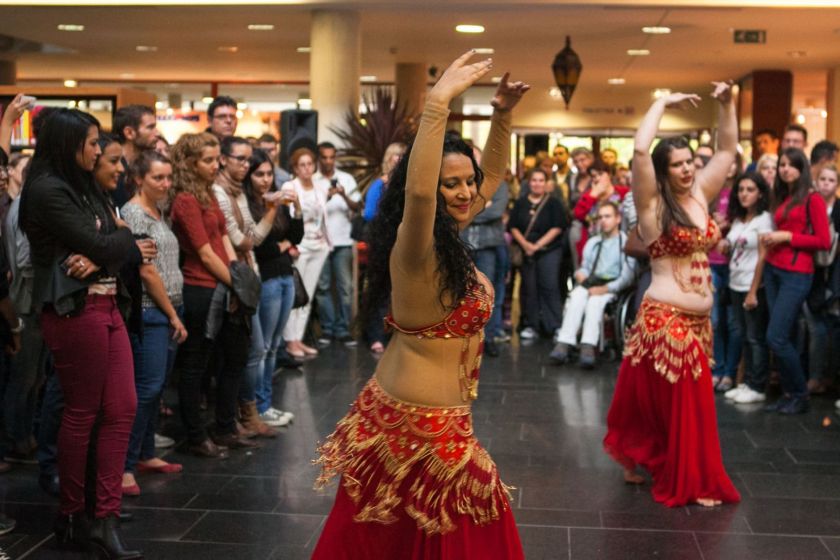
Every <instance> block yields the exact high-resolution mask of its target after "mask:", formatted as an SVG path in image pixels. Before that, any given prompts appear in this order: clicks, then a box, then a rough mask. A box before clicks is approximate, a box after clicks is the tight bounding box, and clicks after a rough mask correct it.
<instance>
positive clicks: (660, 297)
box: [604, 83, 741, 507]
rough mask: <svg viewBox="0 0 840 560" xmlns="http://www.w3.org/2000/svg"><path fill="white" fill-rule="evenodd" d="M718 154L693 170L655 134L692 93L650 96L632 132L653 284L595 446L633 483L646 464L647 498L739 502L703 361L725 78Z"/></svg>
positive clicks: (683, 154) (726, 100) (728, 130)
mask: <svg viewBox="0 0 840 560" xmlns="http://www.w3.org/2000/svg"><path fill="white" fill-rule="evenodd" d="M712 97H713V98H715V99H717V101H718V105H719V107H718V110H719V118H718V122H719V123H720V129H719V132H718V139H719V146H718V151H717V153H715V155H714V156H713V157H712V159H711V160H710V161H709V163H708V164H707V165H706V167H704V168H703V169H701V170H699V171H696V172H695V167H694V154H693V153H692V151H691V148H690V147H689V145H688V143H687V142H686V140H685V139H683V138H667V139H665V140H662V141H660V142H659V143H658V144H657V145H656V148H654V150H653V153H652V154H651V152H650V146H651V144H652V143H653V140H654V138H655V137H656V133H657V128H658V127H659V121H660V120H661V119H662V116H663V114H664V113H665V109H666V108H667V107H669V106H673V105H680V104H683V103H691V104H695V105H696V102H697V100H699V99H700V98H699V97H698V96H697V95H693V94H683V93H674V94H671V95H667V96H665V97H662V98H660V99H658V100H657V101H656V102H654V104H653V105H652V106H651V108H650V110H648V112H647V115H645V118H644V119H643V120H642V123H641V125H640V126H639V130H638V131H637V132H636V139H635V147H634V150H635V151H634V155H633V201H634V203H635V205H636V211H637V212H638V217H639V221H638V223H639V233H640V234H641V237H642V239H644V240H645V242H646V244H647V247H648V252H649V254H650V266H651V274H652V281H651V285H650V287H649V288H648V290H647V292H646V293H645V297H644V300H643V301H642V305H641V308H640V310H639V314H638V316H637V317H636V322H635V323H634V324H633V327H632V328H631V329H630V333H629V336H628V338H627V343H626V345H625V348H624V361H623V362H622V363H621V369H620V370H619V373H618V381H617V383H616V387H615V395H614V396H613V401H612V405H611V406H610V410H609V413H608V415H607V429H608V431H607V436H606V438H605V439H604V446H605V448H606V450H607V452H608V453H609V454H611V455H612V456H613V457H614V458H615V459H616V460H617V461H618V462H619V463H621V465H622V466H623V467H624V479H625V481H626V482H628V483H634V484H640V483H642V482H644V478H642V476H641V475H639V474H638V473H636V472H635V469H636V465H641V466H642V467H644V468H645V469H647V470H648V471H650V473H651V475H652V477H653V498H654V499H655V500H656V501H657V502H660V503H663V504H665V505H666V506H670V507H675V506H682V505H685V504H688V503H698V504H701V505H703V506H714V505H717V504H720V503H722V502H737V501H739V500H740V499H741V497H740V495H739V494H738V491H737V490H736V489H735V486H733V485H732V481H731V480H730V479H729V476H727V474H726V471H724V469H723V460H722V458H721V453H720V441H719V440H718V434H717V418H716V416H715V403H714V391H713V388H712V377H711V370H710V367H711V362H712V361H713V360H712V355H711V350H712V348H711V347H712V331H711V320H710V311H711V308H712V277H711V271H710V269H709V259H708V256H707V255H708V252H709V250H710V249H711V248H712V247H714V246H715V244H717V242H718V240H719V239H720V231H719V230H718V227H717V225H716V223H715V221H714V220H712V219H711V217H710V216H709V213H708V210H707V209H708V207H709V202H710V201H712V200H714V199H715V198H716V197H717V196H718V193H719V192H720V190H721V188H722V187H723V184H724V181H725V180H726V176H727V173H728V172H729V170H730V168H731V167H732V163H733V162H734V161H735V149H736V145H737V133H738V127H737V123H736V120H735V104H734V103H733V101H732V94H731V89H730V86H729V84H726V83H716V84H715V90H714V92H713V93H712Z"/></svg>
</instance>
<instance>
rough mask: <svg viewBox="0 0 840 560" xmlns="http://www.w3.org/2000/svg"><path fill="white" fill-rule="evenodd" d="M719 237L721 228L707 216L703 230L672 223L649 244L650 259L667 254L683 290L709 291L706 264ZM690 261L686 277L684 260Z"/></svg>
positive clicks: (710, 279)
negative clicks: (666, 231) (669, 227)
mask: <svg viewBox="0 0 840 560" xmlns="http://www.w3.org/2000/svg"><path fill="white" fill-rule="evenodd" d="M719 240H720V229H719V228H718V226H717V224H716V223H715V221H714V220H713V219H712V218H711V216H709V217H708V218H707V219H706V231H705V232H702V231H700V229H698V228H690V227H685V226H676V225H675V226H671V229H670V231H669V232H668V233H667V234H666V233H664V232H663V233H662V235H660V236H659V237H658V238H656V239H655V240H654V242H653V243H651V244H650V245H648V254H649V255H650V258H651V260H657V259H661V258H664V257H670V258H671V259H672V262H673V270H674V278H675V279H676V281H677V284H679V286H680V288H681V289H682V291H684V292H693V293H697V294H700V295H706V294H708V293H711V292H710V290H711V286H712V275H711V270H710V268H709V256H708V253H709V251H711V250H712V249H713V248H714V246H715V245H716V244H717V242H718V241H719ZM685 261H689V262H690V265H689V272H688V278H686V274H685V272H684V267H683V264H684V263H685Z"/></svg>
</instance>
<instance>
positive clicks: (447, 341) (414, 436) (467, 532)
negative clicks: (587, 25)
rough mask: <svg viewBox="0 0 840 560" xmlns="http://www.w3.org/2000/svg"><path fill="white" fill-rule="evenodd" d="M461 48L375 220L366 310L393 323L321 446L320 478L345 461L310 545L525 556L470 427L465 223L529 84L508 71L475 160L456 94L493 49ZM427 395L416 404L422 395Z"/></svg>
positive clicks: (506, 143) (489, 182)
mask: <svg viewBox="0 0 840 560" xmlns="http://www.w3.org/2000/svg"><path fill="white" fill-rule="evenodd" d="M473 54H474V52H473V51H470V52H468V53H466V54H464V55H463V56H461V57H460V58H458V59H457V60H456V61H455V62H453V63H452V65H451V66H450V67H449V68H448V69H447V70H446V72H445V73H444V74H443V76H442V77H441V79H440V80H439V81H438V83H437V84H436V85H435V86H434V88H432V90H431V91H430V93H429V96H428V98H427V102H426V106H425V108H424V111H423V115H422V118H421V121H420V127H419V130H418V132H417V137H416V139H415V141H414V144H413V147H412V148H411V150H410V153H409V154H408V155H407V157H404V158H403V160H402V161H401V162H400V164H399V166H398V167H397V168H396V169H395V170H394V172H393V174H392V176H391V180H390V182H389V186H388V189H387V190H386V191H385V194H384V195H383V197H382V200H381V202H380V205H379V213H378V215H377V218H376V219H375V220H374V221H373V223H372V224H371V231H370V236H369V238H370V239H371V254H370V260H369V265H368V274H367V285H366V290H365V297H364V300H363V317H364V318H365V319H367V320H377V309H379V306H380V304H381V303H382V302H383V301H386V298H388V300H387V301H390V312H389V313H388V315H387V317H386V322H387V324H388V325H389V326H390V327H391V328H392V329H393V330H394V333H395V334H394V336H393V338H392V339H391V342H390V344H389V346H388V348H387V349H386V351H385V353H384V355H383V356H382V359H381V360H380V362H379V367H378V368H377V370H376V373H375V374H374V376H373V378H371V380H370V381H369V382H368V383H367V385H366V386H365V387H364V389H363V390H362V392H361V394H360V395H359V397H358V398H357V399H356V402H355V403H354V404H353V406H352V408H351V410H350V412H349V413H348V414H347V416H345V417H344V418H343V419H342V420H341V421H340V422H339V423H338V426H337V428H336V431H335V432H334V433H333V434H332V435H331V436H330V437H329V438H328V439H327V441H326V443H324V444H323V445H322V446H321V448H320V454H321V456H320V459H319V461H318V462H319V463H320V464H321V467H322V474H321V477H320V478H319V480H318V484H319V486H320V485H323V484H326V483H327V482H328V481H329V479H330V478H332V477H333V476H335V475H341V484H340V486H339V489H338V494H337V496H336V501H335V505H334V506H333V509H332V512H331V513H330V516H329V518H328V519H327V522H326V526H325V527H324V531H323V534H322V535H321V539H320V541H319V542H318V546H317V547H316V549H315V552H314V555H313V558H315V559H322V558H329V559H330V560H334V559H337V558H347V559H349V558H360V559H365V560H371V559H376V558H383V559H385V558H387V559H391V558H401V559H419V558H423V559H429V558H452V559H454V558H458V559H463V558H482V559H493V558H505V559H519V558H523V555H522V545H521V544H520V541H519V535H518V532H517V530H516V525H515V523H514V520H513V515H512V513H511V510H510V504H509V502H508V494H507V490H506V488H505V486H504V485H503V484H502V482H501V481H500V480H499V475H498V472H497V470H496V466H495V464H494V463H493V461H492V459H490V456H489V455H488V454H487V452H486V451H485V450H484V449H483V448H482V447H481V446H480V445H479V443H478V441H477V440H476V438H475V436H474V435H473V429H472V420H471V415H470V403H471V401H472V400H474V399H475V398H476V396H477V388H478V371H479V365H480V361H481V352H482V346H483V329H484V324H485V323H486V322H487V320H488V319H489V318H490V314H491V312H492V309H493V288H492V284H491V283H490V281H489V280H488V279H487V278H485V277H483V276H481V275H480V274H478V273H477V272H476V269H475V263H474V262H473V261H472V259H471V258H470V256H469V250H468V247H467V246H466V245H465V244H464V243H463V242H462V241H461V239H460V237H459V231H460V230H461V229H463V228H464V227H466V226H467V225H468V224H469V223H470V222H471V221H472V219H473V218H474V217H475V216H476V215H477V214H478V213H479V212H481V211H482V210H483V209H484V208H485V205H486V202H487V201H488V200H490V199H491V198H492V196H493V193H495V191H496V189H497V188H498V186H499V184H500V183H501V181H502V180H503V177H504V171H505V167H506V165H507V161H508V158H509V149H510V122H511V117H510V112H511V109H512V108H513V107H514V106H515V105H516V104H517V102H518V101H519V99H520V98H521V97H522V95H523V94H524V93H525V92H526V91H527V90H528V89H529V86H528V85H526V84H524V83H522V82H508V76H507V75H505V77H504V78H503V79H502V81H501V83H500V84H499V88H498V90H497V91H496V95H495V97H494V98H493V101H492V104H493V107H494V108H495V111H494V113H493V118H492V126H491V130H490V136H489V138H488V140H487V146H486V148H485V151H484V154H485V155H484V160H483V167H481V168H480V167H479V166H478V164H477V163H476V161H475V159H474V158H473V155H472V150H471V149H470V148H469V147H468V146H467V144H466V143H464V141H463V140H461V139H458V138H456V137H453V136H446V135H445V132H444V130H445V126H446V121H447V117H448V116H449V109H448V106H449V102H450V101H451V100H452V99H454V98H455V97H457V96H459V95H460V94H461V93H463V92H464V91H465V90H466V89H467V88H468V87H470V86H471V85H472V84H474V83H475V82H476V81H478V80H479V79H480V78H481V77H482V76H484V75H485V74H487V72H488V71H489V70H490V67H491V61H490V60H485V61H482V62H477V63H469V59H470V58H471V57H472V56H473ZM421 403H422V404H421Z"/></svg>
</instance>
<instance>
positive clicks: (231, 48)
mask: <svg viewBox="0 0 840 560" xmlns="http://www.w3.org/2000/svg"><path fill="white" fill-rule="evenodd" d="M238 50H239V47H234V46H227V47H219V48H218V51H219V52H226V53H235V52H236V51H238Z"/></svg>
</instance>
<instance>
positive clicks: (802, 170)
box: [773, 148, 811, 219]
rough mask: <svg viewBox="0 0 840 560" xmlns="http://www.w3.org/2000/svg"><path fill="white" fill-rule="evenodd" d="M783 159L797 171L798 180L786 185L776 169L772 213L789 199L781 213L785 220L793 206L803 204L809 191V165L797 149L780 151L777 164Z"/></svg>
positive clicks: (804, 156)
mask: <svg viewBox="0 0 840 560" xmlns="http://www.w3.org/2000/svg"><path fill="white" fill-rule="evenodd" d="M783 157H786V158H787V160H788V161H789V162H790V164H791V165H792V166H794V167H795V168H796V169H798V170H799V179H797V180H796V182H794V183H793V185H788V184H787V183H785V182H784V181H782V178H781V177H779V171H778V167H776V183H775V184H774V185H773V212H775V211H776V210H777V209H778V208H779V206H781V205H782V204H784V202H785V200H786V199H787V198H788V197H790V203H789V204H788V205H787V206H786V207H785V211H784V212H783V215H784V217H785V219H787V217H788V214H789V213H790V211H791V210H792V209H793V208H794V207H795V206H799V205H800V204H802V203H803V202H805V198H806V197H807V196H808V193H809V192H810V191H811V163H810V162H809V161H808V157H807V156H806V155H805V152H803V151H802V150H800V149H798V148H786V149H785V150H782V153H781V155H780V156H779V162H778V163H779V164H781V163H782V158H783Z"/></svg>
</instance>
